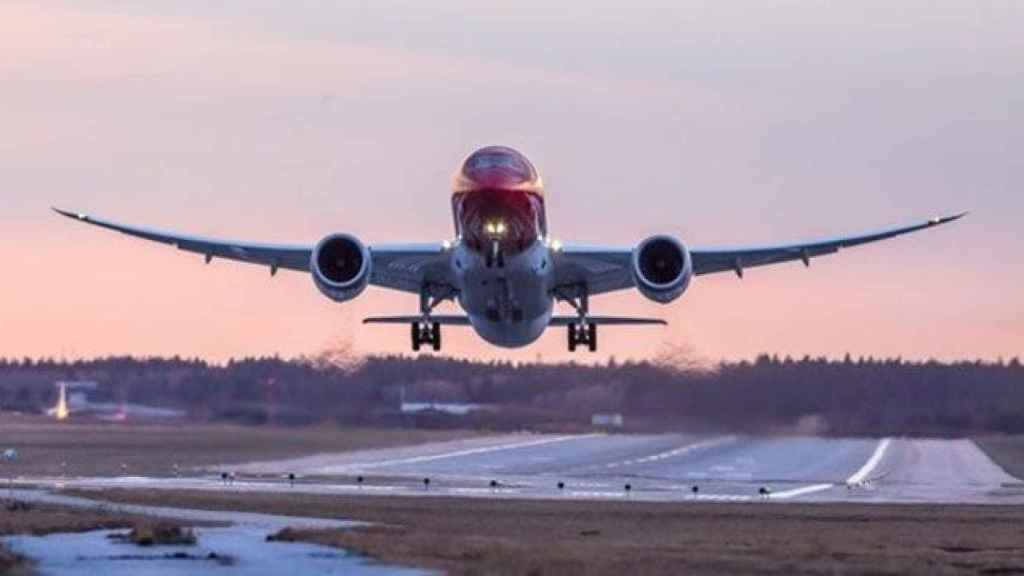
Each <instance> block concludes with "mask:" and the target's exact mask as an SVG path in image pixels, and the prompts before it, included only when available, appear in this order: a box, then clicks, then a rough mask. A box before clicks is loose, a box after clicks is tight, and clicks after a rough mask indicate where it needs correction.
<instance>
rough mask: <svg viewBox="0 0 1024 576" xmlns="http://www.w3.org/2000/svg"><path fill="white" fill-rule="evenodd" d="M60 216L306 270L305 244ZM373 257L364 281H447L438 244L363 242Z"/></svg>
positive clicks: (395, 284)
mask: <svg viewBox="0 0 1024 576" xmlns="http://www.w3.org/2000/svg"><path fill="white" fill-rule="evenodd" d="M53 211H54V212H56V213H58V214H60V215H61V216H66V217H68V218H71V219H72V220H76V221H78V222H83V223H86V224H92V225H93V226H99V227H100V228H106V229H108V230H114V231H116V232H120V233H122V234H127V235H128V236H134V237H136V238H142V239H144V240H150V241H152V242H159V243H161V244H168V245H171V246H174V247H176V248H178V249H179V250H184V251H186V252H192V253H195V254H201V255H203V256H204V257H205V258H206V261H207V262H210V261H211V260H213V259H214V258H222V259H225V260H234V261H237V262H247V263H250V264H259V265H262V266H267V267H268V268H270V272H271V274H276V273H277V271H278V269H281V268H283V269H286V270H295V271H299V272H309V262H310V257H311V255H312V253H313V246H311V245H293V244H264V243H256V242H238V241H234V240H219V239H216V238H207V237H203V236H191V235H187V234H179V233H175V232H166V231H163V230H156V229H153V228H143V227H140V226H129V225H126V224H119V223H117V222H112V221H110V220H104V219H102V218H95V217H93V216H89V215H87V214H82V213H78V212H69V211H67V210H60V209H58V208H54V209H53ZM368 249H369V251H370V256H371V258H372V259H373V272H372V274H371V276H370V284H372V285H374V286H380V287H382V288H390V289H392V290H400V291H404V292H412V293H416V294H418V293H419V291H420V287H422V286H423V285H424V284H434V285H440V286H443V285H445V284H447V283H448V277H447V270H448V269H447V266H446V265H445V264H446V262H447V255H446V253H445V250H444V248H443V246H442V245H441V244H440V243H438V244H402V245H399V244H395V245H376V246H368Z"/></svg>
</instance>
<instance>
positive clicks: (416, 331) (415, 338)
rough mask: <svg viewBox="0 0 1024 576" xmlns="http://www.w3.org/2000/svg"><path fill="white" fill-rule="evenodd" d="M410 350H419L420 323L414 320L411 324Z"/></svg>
mask: <svg viewBox="0 0 1024 576" xmlns="http://www.w3.org/2000/svg"><path fill="white" fill-rule="evenodd" d="M412 351H413V352H419V351H420V325H419V324H417V323H415V322H413V324H412Z"/></svg>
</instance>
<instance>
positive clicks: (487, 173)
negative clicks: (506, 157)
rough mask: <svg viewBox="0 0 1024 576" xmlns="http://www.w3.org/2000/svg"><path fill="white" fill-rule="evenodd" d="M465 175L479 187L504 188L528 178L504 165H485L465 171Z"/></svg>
mask: <svg viewBox="0 0 1024 576" xmlns="http://www.w3.org/2000/svg"><path fill="white" fill-rule="evenodd" d="M466 176H467V177H469V179H470V180H472V181H473V182H475V183H476V184H477V185H478V186H480V187H481V188H504V187H507V186H515V185H516V184H522V183H523V182H526V181H528V180H529V177H528V176H526V175H524V174H523V173H522V172H520V171H517V170H514V169H511V168H509V167H506V166H487V167H482V168H476V169H471V170H467V171H466Z"/></svg>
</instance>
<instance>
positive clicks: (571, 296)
mask: <svg viewBox="0 0 1024 576" xmlns="http://www.w3.org/2000/svg"><path fill="white" fill-rule="evenodd" d="M555 296H556V297H557V298H558V299H559V300H562V301H564V302H568V303H569V305H570V306H572V307H573V308H575V309H576V313H577V314H578V315H579V322H572V323H570V324H569V326H568V328H569V330H568V337H569V352H575V351H576V347H577V346H581V345H582V346H586V347H587V348H588V349H589V350H590V351H591V352H597V324H594V323H593V322H591V321H590V319H589V316H590V298H589V295H588V293H587V288H586V286H582V285H581V286H569V287H565V288H564V289H563V290H562V291H560V292H558V293H556V294H555Z"/></svg>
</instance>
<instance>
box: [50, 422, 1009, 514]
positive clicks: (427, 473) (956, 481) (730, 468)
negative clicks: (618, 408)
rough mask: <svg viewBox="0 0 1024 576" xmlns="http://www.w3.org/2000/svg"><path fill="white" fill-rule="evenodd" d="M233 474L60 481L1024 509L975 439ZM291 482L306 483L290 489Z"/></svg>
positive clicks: (507, 440) (573, 454)
mask: <svg viewBox="0 0 1024 576" xmlns="http://www.w3.org/2000/svg"><path fill="white" fill-rule="evenodd" d="M221 470H224V471H227V470H230V471H231V472H232V473H233V474H234V475H235V477H236V478H237V479H235V480H232V481H223V480H222V478H221V476H220V474H219V472H213V471H211V472H209V473H207V474H205V475H201V476H198V477H191V478H164V479H156V478H140V477H128V478H79V479H51V480H49V482H51V483H53V484H55V485H60V486H77V487H95V488H102V487H111V486H122V487H135V486H138V487H143V486H145V487H152V488H193V489H210V490H223V489H230V490H252V491H301V492H310V493H366V494H410V495H423V494H432V495H463V496H465V495H469V496H482V497H520V498H524V497H526V498H579V499H586V498H630V499H637V500H647V501H685V500H691V501H692V500H697V501H720V502H740V501H753V500H759V499H765V496H764V495H763V494H762V493H761V492H762V488H763V489H765V490H767V491H769V493H770V494H769V495H768V496H767V499H770V500H772V501H852V502H878V503H883V502H887V503H893V502H908V503H909V502H931V503H975V504H1024V483H1022V482H1021V481H1019V480H1017V479H1015V478H1013V477H1011V476H1009V475H1008V474H1006V473H1005V472H1004V471H1003V470H1002V469H1001V468H999V467H998V466H997V465H996V464H994V463H993V462H992V461H991V460H990V459H989V458H988V456H986V455H985V454H984V453H983V452H982V451H981V450H980V449H979V448H978V447H977V446H976V445H975V444H974V443H973V442H971V441H970V440H915V439H901V438H893V439H889V438H885V439H824V438H804V437H745V436H695V435H681V434H658V435H625V434H623V435H615V434H612V435H608V434H587V435H537V434H512V435H501V436H492V437H485V438H473V439H467V440H458V441H451V442H438V443H431V444H424V445H419V446H410V447H403V448H390V449H384V450H367V451H358V452H351V453H344V454H324V455H318V456H311V457H305V458H297V459H292V460H284V461H274V462H257V463H251V464H246V465H241V466H230V467H224V468H222V469H221ZM290 474H294V475H295V478H296V480H295V482H294V483H293V482H290V481H288V480H287V477H288V475H290ZM360 477H362V478H363V480H362V482H360V481H359V478H360ZM424 479H429V484H426V483H424ZM560 485H561V487H560ZM627 485H628V488H627Z"/></svg>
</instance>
